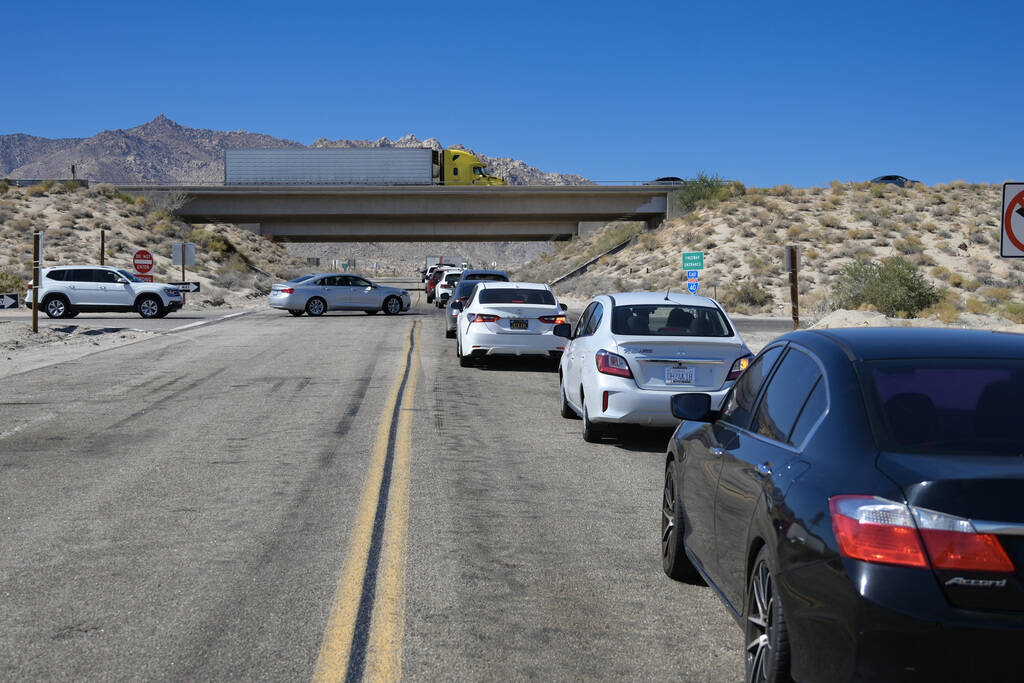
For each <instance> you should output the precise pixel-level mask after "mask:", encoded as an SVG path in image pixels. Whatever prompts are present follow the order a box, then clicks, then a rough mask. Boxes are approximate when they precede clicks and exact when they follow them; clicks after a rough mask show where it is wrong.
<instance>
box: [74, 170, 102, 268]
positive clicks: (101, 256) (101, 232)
mask: <svg viewBox="0 0 1024 683" xmlns="http://www.w3.org/2000/svg"><path fill="white" fill-rule="evenodd" d="M71 168H74V166H72V167H71ZM106 242H107V231H106V230H100V265H101V266H103V265H106V264H105V263H104V262H103V259H104V256H106V251H107V249H106Z"/></svg>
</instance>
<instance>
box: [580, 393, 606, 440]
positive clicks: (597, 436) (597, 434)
mask: <svg viewBox="0 0 1024 683" xmlns="http://www.w3.org/2000/svg"><path fill="white" fill-rule="evenodd" d="M603 436H604V430H603V429H601V428H600V427H598V426H597V425H595V424H594V423H593V422H591V421H590V415H589V414H588V413H587V400H586V399H585V398H584V399H583V440H584V441H586V442H587V443H601V437H603Z"/></svg>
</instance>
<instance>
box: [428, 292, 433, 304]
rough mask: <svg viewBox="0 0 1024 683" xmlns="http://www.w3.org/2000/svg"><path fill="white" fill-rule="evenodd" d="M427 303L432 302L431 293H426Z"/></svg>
mask: <svg viewBox="0 0 1024 683" xmlns="http://www.w3.org/2000/svg"><path fill="white" fill-rule="evenodd" d="M427 303H428V304H432V303H434V295H433V294H427Z"/></svg>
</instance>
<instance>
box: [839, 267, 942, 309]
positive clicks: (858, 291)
mask: <svg viewBox="0 0 1024 683" xmlns="http://www.w3.org/2000/svg"><path fill="white" fill-rule="evenodd" d="M832 298H833V302H834V303H835V305H836V307H837V308H846V309H857V308H860V307H861V306H873V307H874V308H876V309H877V310H879V311H881V312H882V313H884V314H885V315H887V316H889V317H896V316H899V315H901V314H903V315H907V316H915V315H917V314H918V313H919V312H921V311H922V310H924V309H926V308H928V307H929V306H933V305H935V304H937V303H939V301H941V300H942V294H941V293H940V292H939V291H938V290H937V289H936V288H935V287H932V286H931V285H930V284H928V283H927V281H925V279H924V277H923V276H922V275H921V273H919V272H918V270H917V267H916V266H915V265H914V264H912V263H911V262H910V261H907V260H906V259H904V258H903V257H901V256H893V257H891V258H886V259H882V260H881V261H878V262H875V261H855V262H853V263H848V264H847V265H846V266H845V267H844V268H843V270H842V273H841V274H840V275H839V278H838V280H837V282H836V284H835V285H834V286H833V288H832Z"/></svg>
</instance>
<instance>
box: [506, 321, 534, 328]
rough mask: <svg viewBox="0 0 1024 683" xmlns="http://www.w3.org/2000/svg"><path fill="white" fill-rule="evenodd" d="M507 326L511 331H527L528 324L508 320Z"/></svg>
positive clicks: (527, 322)
mask: <svg viewBox="0 0 1024 683" xmlns="http://www.w3.org/2000/svg"><path fill="white" fill-rule="evenodd" d="M508 326H509V327H510V328H512V329H513V330H528V329H530V322H529V321H528V320H510V321H509V325H508Z"/></svg>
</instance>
